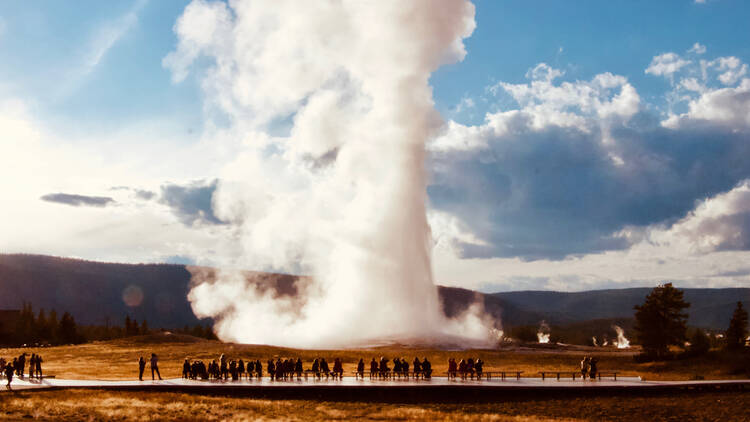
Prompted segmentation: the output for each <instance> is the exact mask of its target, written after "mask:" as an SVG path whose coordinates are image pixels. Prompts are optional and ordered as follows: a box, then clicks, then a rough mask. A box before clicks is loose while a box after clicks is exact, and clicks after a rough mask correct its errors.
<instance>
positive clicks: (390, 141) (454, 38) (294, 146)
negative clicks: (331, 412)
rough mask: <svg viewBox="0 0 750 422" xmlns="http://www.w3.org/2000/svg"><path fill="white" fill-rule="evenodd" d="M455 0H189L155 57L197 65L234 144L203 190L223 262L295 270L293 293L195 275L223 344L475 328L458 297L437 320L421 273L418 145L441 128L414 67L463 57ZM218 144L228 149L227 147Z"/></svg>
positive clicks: (468, 24)
mask: <svg viewBox="0 0 750 422" xmlns="http://www.w3.org/2000/svg"><path fill="white" fill-rule="evenodd" d="M473 17H474V6H473V5H472V4H471V2H469V1H468V0H443V1H441V2H439V4H436V3H435V2H434V1H433V0H410V1H402V0H378V1H358V0H340V1H312V2H304V1H303V2H301V1H297V0H272V1H267V2H263V1H240V0H237V1H230V2H229V5H227V4H225V3H223V2H205V1H202V0H194V1H193V3H191V4H190V5H189V6H188V7H187V8H186V9H185V12H184V13H183V15H182V16H181V17H180V18H179V20H178V22H177V23H176V25H175V32H176V33H177V35H178V38H179V44H178V47H177V49H176V51H174V52H173V53H170V55H168V56H167V57H166V58H165V60H164V64H165V66H167V67H168V68H170V69H171V70H172V74H173V78H174V79H175V80H176V81H180V80H182V79H183V78H185V77H186V75H187V73H188V72H189V69H190V67H191V66H193V63H194V62H195V61H196V59H197V58H198V57H201V56H203V57H207V58H208V59H209V62H211V63H212V65H211V67H210V68H209V69H208V70H207V71H205V73H204V75H205V76H204V77H203V79H202V86H203V88H204V90H205V93H206V96H207V100H208V101H207V103H208V104H210V105H212V106H214V107H216V108H217V109H218V110H219V111H220V112H221V113H222V114H223V115H225V116H228V118H229V121H230V127H229V129H226V130H222V131H221V134H222V135H223V136H224V137H225V138H232V139H241V140H242V143H241V145H236V144H232V143H231V142H229V143H227V144H224V145H223V147H225V148H228V149H231V148H235V150H234V151H235V156H236V159H234V160H233V161H232V162H231V163H230V164H229V165H227V166H225V167H224V171H223V174H222V175H221V182H220V184H219V187H218V189H217V192H216V194H215V196H214V207H215V208H216V214H217V217H218V218H219V219H221V220H222V221H225V222H229V223H230V224H231V225H232V226H233V227H236V229H237V236H236V239H235V240H236V241H235V242H229V244H228V245H226V246H225V247H226V251H225V252H224V256H227V257H232V260H231V262H230V265H231V266H233V267H235V268H255V269H265V270H280V271H295V272H304V273H306V274H310V275H311V276H312V279H311V281H309V282H306V283H304V284H300V285H298V286H297V290H298V292H299V294H298V295H297V296H296V297H287V296H279V295H278V294H276V293H274V292H273V291H271V290H264V289H262V288H259V287H257V286H256V285H254V284H253V283H249V282H248V281H247V280H246V278H245V277H244V276H243V275H242V274H240V273H238V272H233V271H222V272H220V273H219V274H218V277H216V278H215V279H208V278H206V277H204V275H203V274H202V273H201V272H200V271H198V272H195V273H194V274H193V283H194V287H193V289H192V290H191V292H190V294H189V299H190V301H191V303H192V306H193V310H194V311H195V313H196V315H198V316H201V317H204V316H211V317H214V318H215V319H216V320H217V324H216V326H215V330H216V332H217V334H218V335H219V337H220V338H222V339H225V340H232V341H240V342H250V343H272V344H278V345H287V346H300V347H323V346H334V345H347V344H352V343H357V342H360V341H366V340H369V339H382V338H412V337H419V338H425V337H431V338H444V337H446V336H452V335H460V336H462V337H468V338H472V339H475V340H478V341H480V340H481V341H484V340H486V339H488V338H489V330H488V329H487V327H486V324H485V322H484V321H483V320H482V317H481V309H479V308H477V307H474V308H472V309H470V311H468V312H467V313H466V314H464V315H463V316H462V317H461V318H460V319H459V320H446V318H445V317H444V316H443V313H442V311H441V307H440V304H439V301H438V297H437V291H436V289H435V286H434V284H433V277H432V266H431V259H430V250H431V245H432V239H431V234H430V228H429V226H428V223H427V219H426V215H425V207H426V200H427V197H426V192H425V187H426V183H427V182H426V174H425V169H424V160H425V142H426V141H427V140H428V139H429V138H430V137H432V136H433V135H434V134H435V133H436V131H437V129H439V127H440V126H441V124H442V121H441V119H440V117H439V115H438V114H437V112H436V111H435V110H434V107H433V100H432V90H431V88H430V86H429V77H430V74H431V73H432V72H433V71H434V70H435V69H437V68H438V67H440V66H441V65H442V64H446V63H452V62H455V61H459V60H461V59H462V58H463V57H464V55H465V50H464V47H463V43H462V39H463V38H465V37H467V36H469V35H470V34H471V32H472V31H473V28H474V18H473ZM227 145H228V146H227Z"/></svg>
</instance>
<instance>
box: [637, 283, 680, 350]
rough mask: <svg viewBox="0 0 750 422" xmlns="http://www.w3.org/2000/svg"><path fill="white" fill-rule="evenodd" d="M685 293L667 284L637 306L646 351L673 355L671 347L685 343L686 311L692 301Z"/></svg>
mask: <svg viewBox="0 0 750 422" xmlns="http://www.w3.org/2000/svg"><path fill="white" fill-rule="evenodd" d="M682 295H683V292H682V290H678V289H676V288H674V287H673V286H672V283H666V284H664V285H663V286H657V287H655V288H654V290H652V291H651V293H649V295H648V296H646V301H645V302H644V303H643V305H640V306H639V305H636V306H635V311H636V312H635V327H634V328H635V331H636V334H637V337H638V340H639V342H640V343H641V347H643V352H644V353H645V354H646V355H648V356H650V357H652V358H654V359H663V358H665V357H667V356H668V355H669V346H670V345H677V346H681V347H682V346H684V344H685V333H686V331H687V327H686V322H687V317H688V315H687V314H686V313H684V312H683V310H684V309H686V308H688V307H690V304H689V303H687V302H685V301H684V300H683V299H682Z"/></svg>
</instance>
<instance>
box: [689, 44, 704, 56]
mask: <svg viewBox="0 0 750 422" xmlns="http://www.w3.org/2000/svg"><path fill="white" fill-rule="evenodd" d="M705 52H706V46H705V45H703V44H701V43H695V44H693V46H692V47H690V49H689V50H688V53H695V54H704V53H705Z"/></svg>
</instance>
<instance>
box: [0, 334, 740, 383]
mask: <svg viewBox="0 0 750 422" xmlns="http://www.w3.org/2000/svg"><path fill="white" fill-rule="evenodd" d="M175 340H176V342H175ZM22 351H25V352H27V353H29V354H31V353H41V355H42V356H43V358H44V361H45V362H44V367H43V369H44V372H45V374H51V375H56V376H57V377H59V378H73V379H112V380H116V379H133V378H135V377H137V368H138V366H137V364H136V361H137V359H138V357H139V356H144V357H145V358H146V359H147V360H148V357H149V356H150V354H151V353H152V352H154V353H156V354H158V355H159V359H160V365H159V367H160V370H161V374H162V377H164V378H174V377H180V376H181V373H182V372H181V371H182V362H183V360H184V359H185V357H189V358H190V359H203V360H204V361H210V360H211V359H217V358H218V356H219V355H220V354H222V353H225V354H226V355H227V356H229V358H230V359H240V358H241V359H243V360H245V361H248V360H255V359H260V360H261V362H263V366H264V370H265V362H266V361H267V360H268V358H270V357H275V356H280V357H282V358H284V357H295V358H296V357H298V356H299V357H302V359H303V361H304V362H305V365H304V366H305V368H309V367H310V362H312V360H313V359H314V358H315V357H318V356H322V357H326V359H329V360H331V361H332V360H333V358H334V357H339V358H342V360H343V362H344V370H345V371H346V375H349V374H350V373H351V372H352V371H353V370H354V368H355V367H356V363H357V361H358V360H359V358H360V357H363V358H364V359H365V362H369V360H370V359H371V358H372V357H375V358H376V359H377V358H379V357H380V356H386V357H388V358H389V359H393V358H394V357H403V358H406V359H408V360H409V362H411V361H413V360H414V357H415V356H419V357H420V358H422V357H425V356H426V357H427V358H428V359H429V360H430V361H431V362H432V364H433V369H434V370H435V373H436V375H439V374H441V373H444V372H445V371H446V370H447V361H448V358H449V357H456V358H461V357H470V356H471V357H474V358H476V357H481V358H482V360H484V361H485V362H486V363H485V371H489V370H492V369H506V370H521V371H524V375H525V376H537V372H539V371H542V370H543V371H575V370H577V369H578V368H579V362H580V360H581V358H582V356H583V355H584V354H589V355H596V356H598V357H599V358H600V362H599V370H600V371H610V370H617V371H619V372H621V375H622V376H642V377H644V378H645V379H648V380H687V379H691V378H693V377H695V376H696V375H700V376H702V377H704V378H705V379H732V378H743V377H744V376H745V375H744V374H735V375H732V374H730V372H731V371H730V369H729V368H728V367H727V366H726V364H724V362H722V361H716V360H711V359H692V360H686V361H672V362H662V363H643V364H639V363H636V362H634V361H633V358H632V355H633V352H632V351H630V352H627V351H617V350H614V349H609V350H606V351H604V350H602V349H594V348H591V349H588V350H581V351H565V350H466V351H460V352H455V351H444V350H435V349H422V348H407V347H383V348H372V349H356V350H296V349H287V348H281V347H273V346H257V345H239V344H231V343H222V342H219V341H195V339H194V338H191V337H187V336H168V335H162V334H155V335H150V336H141V337H133V338H127V339H120V340H114V341H108V342H93V343H88V344H82V345H77V346H59V347H49V348H42V349H35V348H23V349H19V348H14V349H0V356H2V357H5V358H6V359H7V358H8V357H12V356H17V355H19V354H20V353H21V352H22ZM146 371H147V372H150V371H149V370H148V367H147V368H146Z"/></svg>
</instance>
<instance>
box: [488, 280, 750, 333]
mask: <svg viewBox="0 0 750 422" xmlns="http://www.w3.org/2000/svg"><path fill="white" fill-rule="evenodd" d="M651 290H652V289H651V288H648V287H639V288H628V289H608V290H589V291H583V292H553V291H518V292H503V293H494V294H490V296H493V297H495V298H498V299H501V300H504V301H506V302H508V303H512V304H513V305H515V306H517V307H519V308H521V309H523V310H524V311H526V312H530V313H538V314H542V315H545V317H546V318H547V322H548V323H551V324H566V323H572V322H580V321H585V320H591V319H602V318H620V317H632V316H633V313H634V310H633V307H634V306H635V305H640V304H642V303H643V301H644V299H645V297H646V296H647V295H648V294H649V292H651ZM680 290H682V291H683V292H685V296H684V297H685V301H687V302H688V303H690V304H691V306H690V308H688V310H687V312H688V314H689V318H688V325H692V326H696V327H702V328H711V329H717V330H719V329H726V327H727V326H728V324H729V320H730V319H731V317H732V312H733V311H734V308H735V306H736V304H737V301H742V302H743V304H744V305H745V306H747V305H748V304H750V288H722V289H711V288H680Z"/></svg>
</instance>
